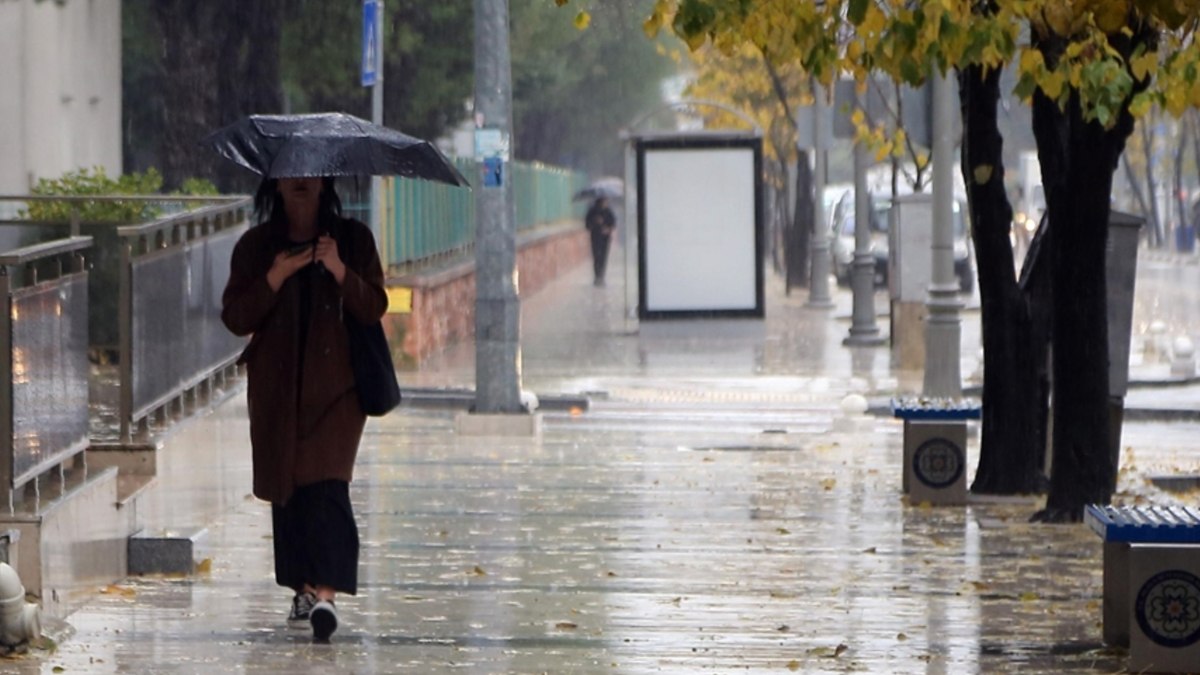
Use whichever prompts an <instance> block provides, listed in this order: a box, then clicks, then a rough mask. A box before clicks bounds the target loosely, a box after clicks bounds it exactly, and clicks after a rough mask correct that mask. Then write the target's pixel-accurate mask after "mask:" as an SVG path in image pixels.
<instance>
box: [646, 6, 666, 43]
mask: <svg viewBox="0 0 1200 675" xmlns="http://www.w3.org/2000/svg"><path fill="white" fill-rule="evenodd" d="M660 28H662V15H661V14H659V13H658V12H655V13H653V14H651V15H650V18H648V19H646V20H645V22H643V23H642V32H644V33H645V34H646V37H648V38H650V39H651V40H653V39H654V38H656V37H658V30H659V29H660Z"/></svg>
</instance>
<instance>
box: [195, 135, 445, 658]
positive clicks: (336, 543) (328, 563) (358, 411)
mask: <svg viewBox="0 0 1200 675" xmlns="http://www.w3.org/2000/svg"><path fill="white" fill-rule="evenodd" d="M206 143H207V144H208V145H210V146H211V147H213V148H214V149H215V150H217V152H219V153H220V154H221V155H223V156H225V157H226V158H228V159H230V160H232V161H235V162H237V163H238V164H241V165H242V166H245V167H247V168H250V169H251V170H254V171H255V172H256V173H259V174H260V175H262V176H263V181H262V183H261V185H260V187H259V189H258V192H257V194H256V195H255V199H254V204H255V210H256V213H257V216H258V218H257V220H258V225H257V226H255V227H252V228H250V229H249V230H248V231H247V232H246V233H245V234H244V235H242V237H241V238H240V239H239V240H238V242H237V244H236V246H235V248H234V251H233V257H232V261H231V264H230V273H229V281H228V283H227V285H226V287H225V292H224V295H223V296H222V303H223V309H222V312H221V318H222V320H223V321H224V322H225V325H226V327H228V328H229V330H230V331H232V332H233V333H235V334H237V335H249V336H252V337H251V339H250V343H249V345H248V346H247V347H246V349H245V351H244V352H243V353H242V356H241V359H240V360H239V363H243V364H245V366H246V371H247V379H248V392H247V403H248V408H249V412H250V443H251V447H252V453H253V468H254V472H253V473H254V477H253V483H254V495H255V496H256V497H258V498H260V499H263V500H266V501H269V502H270V503H271V522H272V527H273V534H274V537H273V540H274V542H273V546H274V553H275V580H276V582H277V583H279V584H280V585H281V586H285V587H287V588H290V589H291V590H292V591H293V593H294V595H293V598H292V608H291V613H290V614H289V616H288V623H289V625H297V624H299V625H305V624H308V625H310V626H311V627H312V632H313V639H314V641H316V642H327V641H328V640H329V639H330V637H331V636H332V635H333V633H334V631H335V630H337V626H338V617H337V611H336V608H335V605H334V598H335V595H336V594H337V593H339V592H340V593H349V594H351V595H354V594H355V593H356V592H357V590H358V553H359V537H358V526H357V524H356V522H355V519H354V513H353V510H352V509H351V505H350V494H349V485H350V481H351V479H352V477H353V473H354V463H355V459H356V456H357V453H358V445H359V441H360V439H361V437H362V433H363V428H364V426H365V423H366V415H365V413H364V412H363V409H362V405H361V403H360V400H359V397H358V392H357V390H356V382H355V374H354V370H353V368H352V365H351V354H350V337H349V332H348V330H347V327H346V325H345V321H344V318H345V317H344V316H343V315H346V317H352V318H353V319H354V320H357V321H358V322H360V323H362V324H377V323H378V322H379V320H380V318H381V317H382V316H383V314H384V312H385V311H386V309H387V293H386V291H385V290H384V275H383V268H382V265H381V263H380V259H379V253H378V251H377V250H376V248H375V239H374V237H373V235H372V233H371V230H370V228H368V227H367V226H366V225H364V224H363V223H361V222H358V221H356V220H350V219H347V218H343V217H342V215H341V201H340V199H339V198H338V195H337V192H336V191H335V189H334V178H333V176H334V175H363V174H366V175H379V174H399V175H404V176H409V177H415V178H429V179H432V180H439V181H441V182H446V183H450V184H453V185H465V184H466V180H465V179H463V178H462V176H461V174H459V173H458V172H457V171H456V170H455V169H454V168H453V166H452V165H450V164H449V163H448V162H447V161H446V160H445V158H444V157H442V156H441V154H440V153H438V152H437V150H436V149H434V148H432V146H429V144H428V143H426V142H424V141H420V140H418V139H414V138H411V137H408V136H405V135H403V134H401V133H400V132H396V131H393V130H390V129H386V128H383V127H377V126H375V125H372V124H371V123H369V122H365V121H364V120H359V119H357V118H353V117H350V116H348V115H342V114H324V115H296V116H251V117H249V118H247V119H245V120H242V121H240V122H238V123H235V124H234V125H230V126H229V127H226V128H225V129H222V130H220V131H218V132H216V133H215V134H213V135H211V136H209V137H208V138H207V139H206Z"/></svg>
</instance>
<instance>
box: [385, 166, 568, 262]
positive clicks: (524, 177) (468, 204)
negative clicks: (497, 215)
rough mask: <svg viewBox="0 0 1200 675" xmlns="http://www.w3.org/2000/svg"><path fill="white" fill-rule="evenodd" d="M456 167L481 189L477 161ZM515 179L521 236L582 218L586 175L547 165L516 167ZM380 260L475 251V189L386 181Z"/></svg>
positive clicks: (415, 259)
mask: <svg viewBox="0 0 1200 675" xmlns="http://www.w3.org/2000/svg"><path fill="white" fill-rule="evenodd" d="M452 161H453V162H454V165H455V167H456V168H457V169H458V170H459V171H460V172H462V174H463V175H464V176H467V177H468V178H471V179H472V184H473V185H474V188H473V189H476V190H479V189H483V188H481V187H480V186H479V185H478V183H479V180H478V179H477V175H476V174H477V171H476V168H475V162H474V160H471V159H465V158H461V157H458V158H454V159H453V160H452ZM511 166H512V168H511V172H510V175H511V179H512V184H513V200H514V202H515V211H516V216H515V217H516V229H517V231H522V230H528V229H531V228H534V227H536V226H538V225H542V224H545V223H552V222H556V221H561V220H567V219H578V218H580V217H581V216H582V214H583V209H584V206H583V205H580V204H577V203H574V202H572V200H571V198H572V196H573V195H574V194H575V193H576V192H577V191H579V190H580V189H582V188H583V187H585V186H586V184H587V176H586V175H585V174H582V173H579V172H576V171H571V170H568V169H561V168H557V167H552V166H546V165H544V164H537V163H525V162H513V163H512V165H511ZM383 186H384V187H383V194H384V207H383V208H384V211H383V218H382V221H383V225H384V226H383V231H382V233H381V234H380V242H379V249H380V256H381V257H382V259H383V262H384V265H385V266H387V267H403V266H407V265H412V264H414V263H418V262H421V261H426V260H432V259H437V258H441V257H446V256H454V255H463V254H466V253H468V252H470V251H471V250H472V248H473V246H474V243H475V195H474V194H473V193H472V191H471V190H466V189H463V188H459V187H451V186H449V185H442V184H439V183H431V182H426V181H414V180H405V179H399V178H385V179H384V180H383Z"/></svg>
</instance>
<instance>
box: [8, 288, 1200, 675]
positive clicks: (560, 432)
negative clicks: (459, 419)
mask: <svg viewBox="0 0 1200 675" xmlns="http://www.w3.org/2000/svg"><path fill="white" fill-rule="evenodd" d="M800 293H801V294H802V292H800ZM839 293H841V291H839ZM768 301H769V304H768V311H769V313H771V316H769V317H768V319H767V321H766V322H765V324H766V327H765V330H764V334H763V335H762V336H760V337H758V338H755V337H754V336H752V335H736V334H730V335H727V336H723V337H721V338H720V339H718V340H715V341H708V340H705V339H704V337H703V335H702V334H698V335H694V336H688V335H681V334H679V333H674V334H660V335H654V336H646V335H640V336H639V335H637V334H632V335H631V334H628V333H626V332H625V331H624V329H623V326H624V323H625V322H624V318H623V304H622V302H621V296H620V295H619V289H618V288H612V287H610V288H609V289H605V290H597V289H594V288H593V287H592V285H591V283H590V279H589V278H588V277H587V276H586V270H583V269H581V270H579V272H578V273H573V274H571V275H570V276H568V277H566V278H565V279H563V280H561V281H560V282H557V283H556V284H554V285H553V286H551V287H550V288H548V289H546V290H545V291H544V292H542V293H539V294H538V295H537V296H536V297H535V298H532V299H530V300H528V301H527V302H525V303H524V307H523V311H524V314H523V322H524V323H523V331H524V335H523V344H524V345H525V347H524V355H525V378H526V379H525V383H526V386H527V387H528V388H529V389H531V390H533V391H538V392H564V393H566V392H571V393H580V392H592V393H593V395H592V400H591V407H590V409H589V410H587V411H586V412H579V411H567V412H557V411H553V412H546V413H545V417H544V432H543V435H542V437H541V438H539V439H529V438H501V437H493V438H469V437H460V436H457V435H456V434H455V433H454V421H453V415H454V412H453V411H449V410H436V409H428V408H401V409H400V410H399V411H397V412H395V413H393V414H391V415H389V416H388V417H386V418H383V419H380V420H373V421H372V422H371V423H370V424H369V425H368V431H367V435H366V437H365V438H364V443H363V448H362V453H361V455H360V462H359V467H358V474H357V477H356V480H355V482H354V484H353V488H352V498H353V500H354V503H355V508H356V511H357V516H358V520H359V524H360V528H361V534H362V542H363V550H362V561H361V591H360V594H359V595H358V596H357V597H354V598H350V597H346V598H342V599H341V600H339V602H338V607H339V611H340V613H341V615H342V619H343V622H344V624H343V627H342V628H341V630H339V632H338V634H337V635H336V636H335V640H334V644H333V645H332V646H313V645H311V644H309V640H308V635H307V634H306V633H305V632H304V631H294V630H289V629H287V628H286V626H285V623H284V618H285V616H286V610H287V606H288V602H289V593H288V592H287V591H285V590H282V589H279V588H277V587H276V586H275V585H274V582H273V577H272V558H271V541H270V526H269V509H268V507H267V506H265V505H263V504H262V503H259V502H257V501H255V500H253V499H245V500H242V501H240V502H234V503H233V504H232V505H231V506H229V507H228V508H227V509H226V510H225V511H224V512H222V513H221V514H219V515H218V516H217V520H216V522H215V523H214V524H213V525H212V526H211V527H210V528H209V538H208V540H207V543H206V547H207V548H206V550H207V551H209V552H210V555H211V570H210V571H209V572H207V573H204V574H201V575H199V576H197V577H195V578H191V579H183V578H141V579H131V580H128V581H127V582H123V583H121V584H118V585H116V586H114V587H112V588H109V589H105V591H106V592H103V593H98V594H97V596H96V599H95V601H94V602H92V603H90V604H89V605H88V606H87V607H85V608H83V609H81V610H79V611H78V612H76V613H75V614H73V615H72V616H71V617H69V620H68V623H69V631H68V633H67V634H65V635H64V636H63V638H62V639H61V642H60V645H59V647H58V650H57V651H56V652H55V653H53V654H44V653H37V654H35V655H33V656H31V657H28V658H25V659H22V660H17V661H12V662H9V663H5V664H3V665H5V666H9V665H11V666H12V669H13V672H39V671H40V672H52V670H53V669H54V668H62V669H63V670H62V671H54V672H67V673H72V672H87V673H93V672H94V673H105V672H110V673H112V672H137V673H156V672H161V673H191V672H197V673H199V672H204V673H209V672H248V673H268V672H270V673H276V672H287V673H310V672H311V673H318V672H320V673H327V672H338V673H404V672H412V673H630V674H633V673H696V672H713V673H729V672H761V673H768V672H769V673H781V672H811V673H820V672H830V673H844V672H869V673H947V674H951V673H954V674H957V673H1000V672H1012V673H1062V672H1094V673H1112V672H1120V671H1121V670H1122V669H1123V668H1124V664H1125V661H1126V657H1125V654H1124V653H1123V652H1121V651H1114V650H1111V649H1108V648H1106V647H1105V646H1104V645H1103V644H1102V643H1101V640H1100V635H1101V631H1100V623H1099V622H1100V598H1101V583H1102V582H1101V546H1100V542H1099V541H1098V540H1097V538H1096V537H1095V536H1094V535H1092V534H1091V532H1090V531H1088V530H1087V529H1086V528H1085V527H1084V526H1083V525H1055V526H1047V525H1036V526H1035V525H1030V524H1027V522H1026V520H1027V518H1028V516H1029V515H1030V514H1031V513H1032V512H1033V511H1034V510H1036V508H1037V506H1038V505H1037V504H1036V503H1035V502H1033V501H1021V500H997V501H994V502H975V503H972V504H971V505H970V506H968V507H957V508H936V509H935V508H929V507H922V506H919V505H910V504H908V503H906V501H905V499H904V498H903V497H902V495H901V492H900V465H901V461H900V459H901V458H900V448H901V425H900V423H899V422H897V421H894V420H892V419H887V418H871V421H869V422H864V423H862V424H860V425H858V426H857V428H856V430H855V431H854V432H853V433H843V432H836V431H833V426H834V425H833V421H834V419H835V417H837V416H838V415H840V414H841V413H840V410H839V407H838V404H839V402H840V401H841V399H842V397H843V396H844V395H845V394H846V393H847V392H858V393H866V394H872V395H878V394H880V393H881V392H886V391H888V390H894V389H895V388H897V387H898V386H902V385H901V384H900V381H901V380H900V377H899V376H897V375H896V374H894V373H892V372H891V369H890V368H889V367H888V363H887V361H888V356H887V352H886V351H878V352H876V353H875V354H873V355H872V357H873V358H870V359H867V358H864V357H862V356H861V355H858V356H855V352H858V351H859V350H848V349H845V348H843V347H842V346H841V338H842V337H844V335H845V331H846V329H847V327H848V320H843V319H842V318H840V314H839V310H834V313H832V314H830V313H829V312H825V313H822V312H820V311H817V310H805V309H803V308H802V304H803V297H799V296H797V295H796V294H794V295H793V296H790V297H785V296H783V294H782V292H781V291H780V290H779V289H778V287H773V290H772V294H771V295H769V296H768ZM839 303H841V304H842V306H848V296H847V297H839ZM589 326H591V327H596V326H600V327H602V328H596V329H593V328H589ZM972 330H974V329H971V328H968V327H967V326H964V344H967V343H968V340H969V339H971V338H970V337H969V336H970V334H971V331H972ZM664 333H669V331H664ZM975 335H977V331H976V332H975ZM975 339H976V340H977V337H976V338H975ZM974 344H977V342H976V343H974ZM968 352H970V353H968ZM977 357H978V355H977V353H974V350H969V349H964V354H963V359H964V366H965V367H964V374H967V373H969V372H970V366H971V365H972V363H973V362H974V360H975V359H977ZM472 358H473V352H472V350H471V349H469V348H461V349H456V350H451V351H449V352H447V353H446V354H444V355H441V356H440V357H438V358H437V359H435V360H434V361H433V362H431V363H430V364H428V365H427V366H426V367H425V368H423V369H422V371H421V372H418V373H406V374H405V375H404V380H405V381H404V383H405V384H406V385H409V386H471V384H472V378H473V370H472V365H471V359H472ZM864 361H866V362H868V365H867V366H864V364H863V362H864ZM243 415H244V399H242V397H240V396H239V397H237V398H235V399H234V400H233V401H230V402H228V403H226V404H224V405H222V406H220V408H219V409H218V410H217V411H216V412H214V413H213V414H211V415H209V416H206V417H204V418H202V419H199V420H196V421H193V422H191V423H190V424H191V425H194V427H195V431H196V433H189V434H186V435H181V436H180V437H179V438H180V439H187V442H188V443H189V447H187V448H183V447H176V446H175V445H172V443H173V441H171V440H168V444H167V448H166V452H175V453H177V454H176V455H175V456H176V457H179V456H186V457H189V458H190V459H188V460H187V461H194V462H202V461H205V460H204V457H205V454H206V453H205V450H206V449H205V448H201V447H194V446H195V445H196V444H200V445H203V444H204V441H203V440H197V439H203V438H205V437H208V438H212V439H222V440H221V441H220V442H222V443H223V445H224V447H223V448H221V449H219V451H220V452H221V453H225V454H231V455H235V456H236V455H238V453H248V449H247V443H246V441H245V440H244V439H241V436H240V435H239V434H234V433H230V430H231V429H232V430H237V431H243V430H244V422H243V421H242V419H241V416H243ZM235 418H236V419H235ZM222 430H224V432H225V433H222ZM972 431H973V434H974V433H977V430H974V429H973V430H972ZM1198 432H1200V425H1196V424H1172V425H1163V424H1161V423H1150V422H1133V423H1129V424H1127V425H1126V427H1125V435H1124V444H1125V445H1126V446H1127V447H1130V448H1132V450H1127V452H1128V453H1132V457H1135V458H1136V460H1135V461H1133V462H1127V467H1126V471H1125V472H1124V473H1123V475H1122V478H1121V481H1122V483H1121V489H1122V496H1123V497H1127V498H1130V499H1132V498H1135V497H1137V496H1139V495H1140V496H1143V497H1144V496H1153V497H1154V498H1155V499H1165V500H1169V499H1175V498H1176V497H1172V496H1171V495H1167V494H1161V493H1154V492H1152V489H1151V488H1149V487H1147V486H1146V484H1145V482H1144V476H1143V473H1142V470H1141V469H1139V468H1138V467H1139V466H1144V465H1159V464H1162V465H1171V464H1174V465H1175V468H1176V469H1177V470H1191V471H1195V470H1196V469H1197V460H1196V459H1195V456H1194V452H1193V451H1192V450H1191V448H1192V447H1193V446H1192V445H1190V444H1192V443H1194V439H1195V438H1196V437H1197V433H1198ZM215 442H218V441H214V443H215ZM970 445H971V449H972V450H974V449H976V448H977V447H978V438H976V437H974V436H973V437H972V438H971V442H970ZM231 446H232V447H231ZM217 450H218V449H214V452H216V451H217ZM1127 458H1128V456H1127ZM969 463H970V464H971V465H972V466H973V459H972V461H971V462H969ZM1129 465H1133V468H1130V466H1129ZM230 467H231V468H230V470H229V471H227V472H226V473H225V474H224V475H223V477H222V478H220V479H209V480H218V481H220V482H221V485H219V486H213V487H214V489H220V490H222V491H224V492H225V493H228V492H230V490H231V488H236V487H237V486H238V485H241V486H244V488H243V489H244V490H245V491H246V492H248V491H249V490H248V486H249V476H248V475H247V472H246V466H245V462H244V461H240V462H231V463H230ZM175 475H176V478H175V480H179V481H185V480H187V478H186V476H187V473H186V472H185V471H177V472H175ZM1193 501H1194V499H1193ZM6 672H7V671H6Z"/></svg>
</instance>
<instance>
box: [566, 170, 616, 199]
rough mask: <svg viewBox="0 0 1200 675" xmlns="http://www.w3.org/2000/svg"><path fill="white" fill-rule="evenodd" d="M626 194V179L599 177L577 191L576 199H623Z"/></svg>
mask: <svg viewBox="0 0 1200 675" xmlns="http://www.w3.org/2000/svg"><path fill="white" fill-rule="evenodd" d="M624 196H625V181H623V180H621V179H620V178H617V177H615V176H606V177H604V178H597V179H596V180H594V181H592V183H591V185H588V186H587V187H585V188H584V189H582V190H580V191H579V192H576V193H575V197H574V198H573V199H574V201H577V202H578V201H583V200H585V199H586V200H588V201H591V200H593V199H599V198H600V197H607V198H609V199H621V198H623V197H624Z"/></svg>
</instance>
